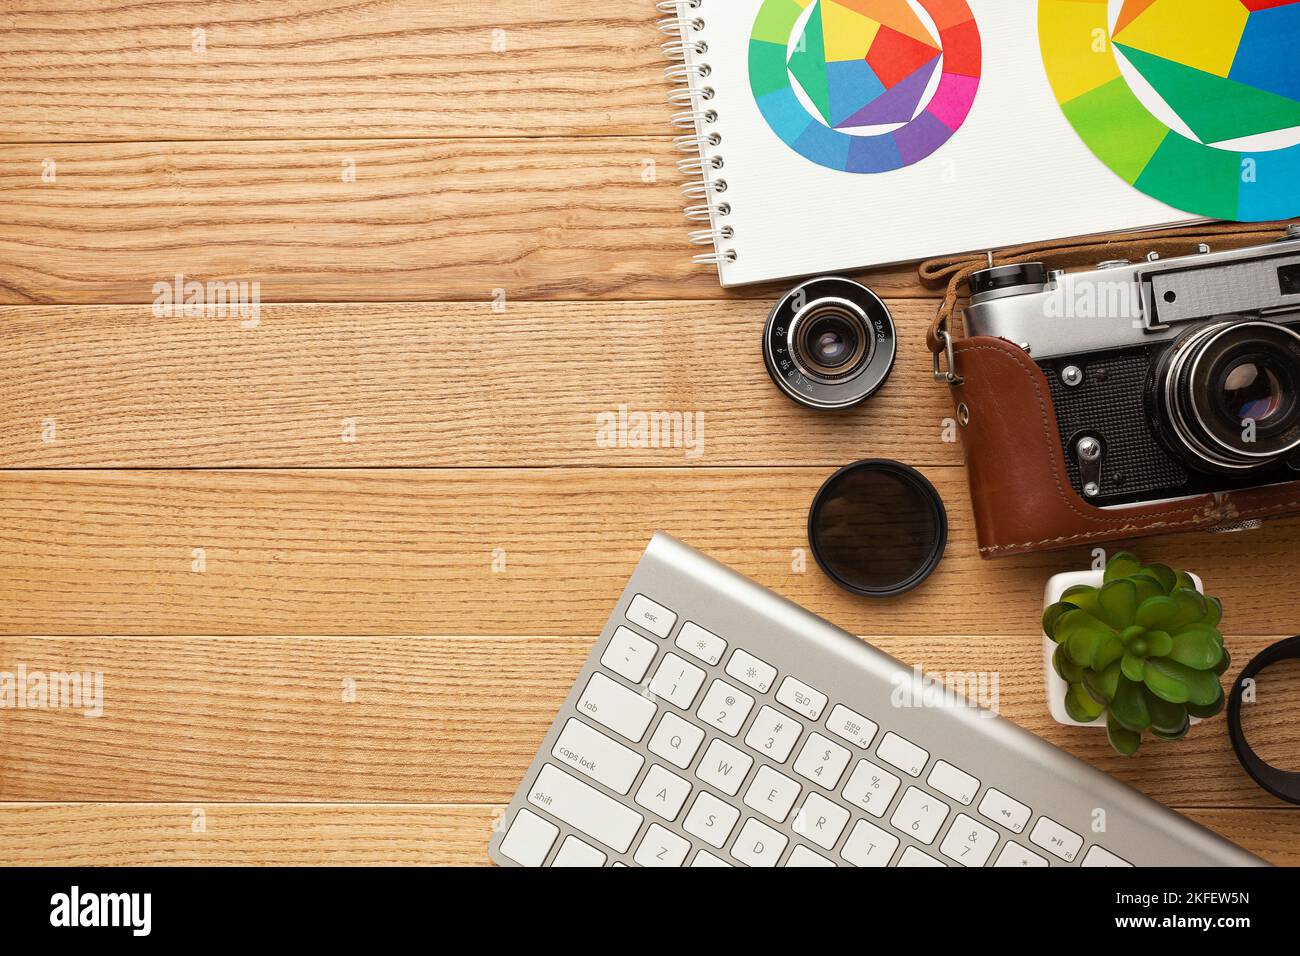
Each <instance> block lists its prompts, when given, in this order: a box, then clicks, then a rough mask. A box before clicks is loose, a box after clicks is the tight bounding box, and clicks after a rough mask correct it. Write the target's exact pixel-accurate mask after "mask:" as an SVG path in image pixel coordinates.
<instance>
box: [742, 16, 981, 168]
mask: <svg viewBox="0 0 1300 956" xmlns="http://www.w3.org/2000/svg"><path fill="white" fill-rule="evenodd" d="M918 9H923V10H924V11H925V13H926V14H927V16H928V19H929V20H930V21H931V22H930V23H927V22H926V20H925V19H924V18H922V17H921V16H920V14H919V13H918ZM936 31H937V34H936ZM980 57H981V51H980V35H979V29H978V28H977V27H976V25H975V18H974V16H973V15H972V14H971V12H970V7H968V6H967V5H966V0H915V2H912V3H909V2H908V0H766V2H765V3H764V4H763V6H762V8H761V9H760V10H759V12H758V19H757V20H756V21H755V23H754V31H753V33H752V35H751V36H750V41H749V83H750V87H751V89H752V91H753V94H754V99H755V100H756V101H757V103H758V108H759V110H760V112H762V114H763V117H764V118H765V119H766V120H767V123H768V125H769V126H770V127H771V128H772V131H773V132H774V133H776V135H777V136H779V137H780V138H781V139H782V140H784V141H785V143H786V144H787V145H789V146H790V147H791V148H792V149H793V150H794V151H795V152H797V153H799V154H800V155H801V156H803V157H805V158H806V159H809V160H811V161H813V162H814V163H817V164H818V165H821V166H826V167H828V168H830V169H839V170H844V171H846V172H851V173H883V172H888V171H889V170H891V169H900V168H902V167H904V166H911V165H912V164H913V163H917V162H920V161H921V160H923V159H925V158H926V157H927V156H929V155H931V154H932V153H934V152H935V150H937V149H939V147H941V146H943V144H944V143H946V142H947V141H948V140H949V139H950V138H951V137H952V135H953V133H955V132H957V130H958V129H960V128H961V125H962V123H963V122H964V121H965V119H966V117H967V115H968V114H969V113H970V109H971V105H972V104H973V103H974V102H975V93H976V91H977V90H978V89H979V78H980V64H981V59H980Z"/></svg>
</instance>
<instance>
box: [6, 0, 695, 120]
mask: <svg viewBox="0 0 1300 956" xmlns="http://www.w3.org/2000/svg"><path fill="white" fill-rule="evenodd" d="M4 7H5V9H4V19H3V26H4V29H3V30H2V31H0V116H3V117H4V119H5V122H4V123H3V125H0V138H2V139H3V140H5V141H9V142H13V141H35V142H64V141H68V140H75V141H90V140H100V141H103V140H227V139H322V138H327V137H328V138H353V137H427V136H503V135H526V136H543V135H545V136H556V135H591V134H610V133H624V134H626V133H641V134H647V133H650V134H658V133H665V132H666V131H667V126H666V123H667V118H668V114H669V108H668V106H667V104H666V103H665V100H664V94H665V92H666V91H667V89H668V87H667V85H666V83H665V81H664V78H663V74H662V67H663V66H664V65H666V63H667V61H666V60H665V58H664V56H663V53H662V52H661V51H660V49H659V43H660V41H661V40H663V39H664V37H663V36H661V35H660V34H659V32H658V31H657V30H655V28H654V17H655V10H654V5H653V4H652V3H650V2H644V3H605V4H593V3H591V2H590V0H546V2H545V3H519V2H517V0H476V2H474V3H461V2H456V0H420V2H418V3H412V2H409V0H365V2H360V0H276V2H275V3H265V2H258V0H200V2H193V0H184V2H182V0H159V2H151V3H105V2H103V0H54V2H36V0H6V3H5V5H4ZM196 30H201V31H202V33H201V34H196V32H195V31H196Z"/></svg>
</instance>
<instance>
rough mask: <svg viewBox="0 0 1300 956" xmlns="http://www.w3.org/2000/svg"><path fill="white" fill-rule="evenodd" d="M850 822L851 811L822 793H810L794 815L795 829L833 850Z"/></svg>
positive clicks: (806, 838)
mask: <svg viewBox="0 0 1300 956" xmlns="http://www.w3.org/2000/svg"><path fill="white" fill-rule="evenodd" d="M848 822H849V811H847V810H845V809H844V808H843V807H841V806H840V805H839V804H838V803H831V802H830V801H829V800H827V799H826V798H825V797H823V796H822V795H821V794H817V793H810V794H808V799H807V800H805V801H804V802H803V806H802V807H800V808H799V812H798V813H796V814H795V815H794V823H793V829H794V832H795V833H797V834H799V835H800V836H801V837H803V838H804V839H805V840H809V841H811V842H813V843H816V844H817V845H818V846H819V847H821V848H822V849H823V850H832V849H834V848H835V844H836V843H837V842H838V841H839V838H840V834H841V833H843V832H844V825H845V824H846V823H848Z"/></svg>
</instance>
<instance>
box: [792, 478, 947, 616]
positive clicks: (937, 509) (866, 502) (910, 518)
mask: <svg viewBox="0 0 1300 956" xmlns="http://www.w3.org/2000/svg"><path fill="white" fill-rule="evenodd" d="M808 542H809V544H810V545H811V546H812V552H813V556H814V557H815V558H816V559H817V563H818V564H819V565H820V566H821V569H822V570H823V571H825V572H826V574H827V575H828V576H829V577H830V578H831V580H832V581H834V582H835V583H836V584H838V585H839V586H840V587H842V588H844V589H845V590H847V591H852V592H853V593H854V594H861V595H864V596H866V597H893V596H895V595H898V594H903V593H905V592H907V591H910V590H912V589H913V588H915V587H917V586H918V585H920V584H921V583H922V582H923V581H924V580H925V579H926V578H928V577H929V576H930V575H931V574H932V573H933V572H934V569H935V568H936V567H938V565H939V561H940V559H941V558H942V557H943V552H944V549H945V548H946V547H947V544H948V516H947V512H946V511H945V510H944V506H943V500H942V499H941V498H940V497H939V493H938V492H936V491H935V490H934V486H933V485H932V484H930V482H929V481H928V480H926V478H925V476H924V475H922V474H921V473H920V472H918V471H916V470H915V469H913V468H909V467H908V466H907V465H902V464H899V463H898V462H896V461H884V460H875V461H860V462H857V463H856V464H853V465H849V466H848V467H846V468H841V469H840V470H839V471H838V472H836V473H835V474H834V475H832V476H831V478H830V480H828V481H827V482H826V484H824V485H823V486H822V489H821V491H819V492H818V493H817V497H816V498H815V499H814V500H813V504H812V509H811V510H810V511H809V514H808Z"/></svg>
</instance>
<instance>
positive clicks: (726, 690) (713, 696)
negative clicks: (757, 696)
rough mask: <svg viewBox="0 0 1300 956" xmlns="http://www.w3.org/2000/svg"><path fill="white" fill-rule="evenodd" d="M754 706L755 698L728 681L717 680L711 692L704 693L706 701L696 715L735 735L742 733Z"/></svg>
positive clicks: (730, 734)
mask: <svg viewBox="0 0 1300 956" xmlns="http://www.w3.org/2000/svg"><path fill="white" fill-rule="evenodd" d="M753 707H754V698H752V697H750V696H749V695H748V694H746V693H745V692H744V691H740V690H736V688H734V687H732V686H731V685H730V684H728V683H727V682H726V681H722V680H715V681H714V682H713V683H712V684H710V685H709V692H708V693H707V694H705V695H704V703H702V704H701V705H700V709H699V712H698V713H697V714H696V716H697V717H699V718H700V720H702V721H704V722H705V723H706V724H708V725H709V726H710V727H716V728H717V729H718V730H720V731H722V732H723V733H724V734H726V735H727V736H728V737H734V736H736V734H738V733H740V728H741V727H743V726H744V724H745V718H746V717H748V716H749V712H750V710H752V709H753Z"/></svg>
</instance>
